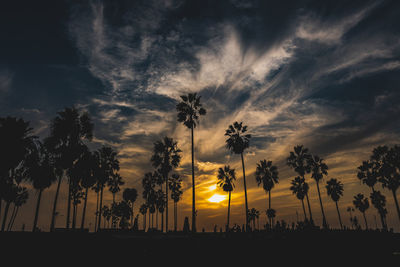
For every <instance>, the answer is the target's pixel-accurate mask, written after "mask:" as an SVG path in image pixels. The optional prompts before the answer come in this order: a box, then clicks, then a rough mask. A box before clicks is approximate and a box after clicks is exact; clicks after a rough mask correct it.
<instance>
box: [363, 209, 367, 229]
mask: <svg viewBox="0 0 400 267" xmlns="http://www.w3.org/2000/svg"><path fill="white" fill-rule="evenodd" d="M362 214H363V216H364V222H365V230H368V223H367V217H365V211H364V212H363V213H362Z"/></svg>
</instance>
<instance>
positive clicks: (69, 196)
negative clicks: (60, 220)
mask: <svg viewBox="0 0 400 267" xmlns="http://www.w3.org/2000/svg"><path fill="white" fill-rule="evenodd" d="M71 183H72V182H71V178H70V179H69V181H68V207H67V218H66V220H67V221H66V228H67V229H69V220H70V213H71Z"/></svg>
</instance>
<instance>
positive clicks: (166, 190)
mask: <svg viewBox="0 0 400 267" xmlns="http://www.w3.org/2000/svg"><path fill="white" fill-rule="evenodd" d="M164 179H165V193H166V200H165V232H166V233H168V175H166V177H164ZM161 230H163V229H161Z"/></svg>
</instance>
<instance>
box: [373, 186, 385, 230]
mask: <svg viewBox="0 0 400 267" xmlns="http://www.w3.org/2000/svg"><path fill="white" fill-rule="evenodd" d="M370 197H371V202H372V204H373V205H374V207H375V208H376V209H377V210H378V213H379V216H380V217H381V222H382V228H383V229H384V230H387V224H386V214H387V210H386V208H385V206H386V198H385V196H384V195H382V194H381V192H380V191H374V192H372V193H371V196H370Z"/></svg>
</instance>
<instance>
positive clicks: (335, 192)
mask: <svg viewBox="0 0 400 267" xmlns="http://www.w3.org/2000/svg"><path fill="white" fill-rule="evenodd" d="M326 192H327V193H328V196H330V197H331V198H332V200H333V201H334V202H335V205H336V211H337V214H338V217H339V223H340V228H341V229H343V224H342V218H341V217H340V212H339V206H338V201H339V199H340V197H341V196H343V184H342V183H341V182H340V181H338V180H336V179H335V178H331V179H330V180H328V181H327V182H326Z"/></svg>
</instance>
